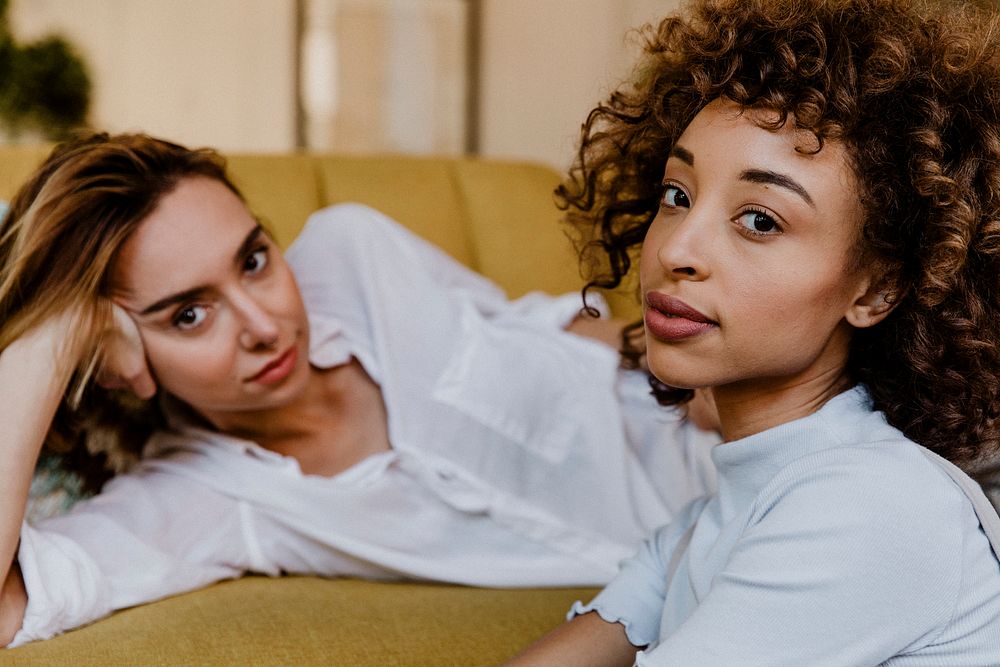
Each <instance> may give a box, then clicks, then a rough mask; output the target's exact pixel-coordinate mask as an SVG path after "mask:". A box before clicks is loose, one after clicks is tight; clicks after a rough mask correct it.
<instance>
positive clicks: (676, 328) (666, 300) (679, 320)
mask: <svg viewBox="0 0 1000 667" xmlns="http://www.w3.org/2000/svg"><path fill="white" fill-rule="evenodd" d="M643 321H644V323H645V325H646V329H647V330H648V331H649V332H650V333H651V334H653V336H655V337H656V338H659V339H660V340H684V339H685V338H691V337H693V336H700V335H701V334H703V333H706V332H708V331H711V330H712V329H715V328H716V327H718V326H719V325H718V323H717V322H714V321H713V320H710V319H709V318H708V317H706V316H705V315H704V314H702V313H700V312H698V311H697V310H695V309H694V308H692V307H691V306H689V305H687V304H686V303H684V302H683V301H681V300H680V299H678V298H675V297H672V296H668V295H666V294H660V293H659V292H647V293H646V312H645V313H644V316H643Z"/></svg>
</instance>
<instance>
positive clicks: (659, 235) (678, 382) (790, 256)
mask: <svg viewBox="0 0 1000 667" xmlns="http://www.w3.org/2000/svg"><path fill="white" fill-rule="evenodd" d="M760 113H766V112H759V111H747V112H745V113H744V114H743V115H740V114H739V113H738V108H737V107H736V106H735V105H734V104H733V103H731V102H727V101H723V100H717V101H715V102H713V103H711V104H710V105H708V106H707V107H706V108H705V109H703V110H702V111H701V112H700V113H699V114H698V115H697V116H696V117H695V118H694V120H693V121H692V122H691V124H690V125H689V126H688V128H687V129H686V130H685V131H684V133H683V134H682V135H681V137H680V139H679V140H678V141H677V144H676V146H675V147H674V149H673V151H672V152H671V154H670V156H669V158H668V160H667V165H666V172H665V175H664V186H665V187H664V195H663V200H662V202H661V208H660V211H659V213H658V214H657V216H656V218H655V220H654V221H653V223H652V225H651V226H650V228H649V231H648V233H647V235H646V239H645V242H644V244H643V247H642V256H641V268H640V278H641V283H642V293H643V296H644V304H643V305H644V308H645V310H644V319H645V330H646V342H647V355H648V363H649V366H650V370H651V371H652V372H653V374H654V375H656V376H657V377H658V378H659V379H660V380H662V381H663V382H665V383H667V384H668V385H671V386H675V387H684V388H695V387H722V386H729V387H733V388H747V389H751V390H753V391H760V390H762V389H764V390H767V389H768V388H771V389H775V388H776V389H781V388H783V387H791V386H796V385H798V384H801V383H803V382H808V381H810V380H814V379H817V378H822V377H824V376H826V375H827V374H829V377H831V378H834V377H838V376H839V375H840V373H841V372H842V370H843V367H844V365H845V364H846V359H847V351H848V344H849V342H850V336H851V329H852V325H861V326H866V325H867V322H865V319H864V316H865V313H866V312H867V311H865V308H866V307H867V306H865V305H864V304H865V303H867V300H868V298H869V297H868V296H865V295H866V294H867V293H868V287H869V282H870V281H869V274H868V273H867V272H866V271H863V270H852V269H851V267H852V266H854V265H855V264H856V262H855V260H854V258H853V257H852V253H853V249H854V248H855V244H856V239H857V238H858V234H859V225H860V220H861V214H862V211H861V207H860V204H859V189H858V186H857V184H856V181H855V177H854V175H853V173H852V171H851V169H850V167H849V165H848V159H847V154H846V151H845V150H844V148H843V146H842V145H840V144H838V143H836V142H833V141H828V142H826V143H825V144H824V146H823V149H822V150H821V151H819V152H818V153H810V152H808V151H811V150H812V149H814V148H815V146H816V140H815V138H814V137H813V136H812V134H810V133H808V132H804V131H802V130H796V129H794V127H793V124H792V123H791V122H789V123H788V124H786V125H785V127H784V128H782V129H780V130H778V131H768V130H765V129H762V128H760V127H759V126H758V125H757V124H755V123H754V119H755V118H757V119H759V118H761V116H759V115H755V114H760ZM796 147H799V148H800V149H804V151H805V152H802V151H796Z"/></svg>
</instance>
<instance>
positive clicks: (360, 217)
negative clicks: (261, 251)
mask: <svg viewBox="0 0 1000 667" xmlns="http://www.w3.org/2000/svg"><path fill="white" fill-rule="evenodd" d="M408 235H409V232H407V230H405V229H404V228H403V227H402V225H400V224H399V223H398V222H396V221H395V220H393V219H392V218H390V217H388V216H387V215H385V214H384V213H381V212H379V211H377V210H375V209H373V208H371V207H369V206H365V205H364V204H356V203H345V204H335V205H333V206H327V207H326V208H322V209H320V210H318V211H316V212H315V213H313V214H312V215H310V216H309V219H308V220H306V224H305V226H303V228H302V231H301V232H299V234H298V236H297V237H296V239H295V241H293V242H292V244H291V245H290V246H289V247H288V251H287V252H286V253H285V254H286V256H287V257H288V258H289V259H290V260H291V259H293V258H295V257H297V256H299V255H308V254H310V253H311V252H312V251H315V250H318V249H319V250H322V251H323V252H324V253H328V252H329V251H330V250H338V251H345V250H346V251H347V252H342V253H341V254H345V255H347V254H350V253H353V252H356V251H357V250H358V247H359V246H362V245H370V244H372V243H373V242H376V243H378V242H382V243H384V242H385V241H387V240H390V239H392V240H393V241H394V242H399V241H404V240H405V238H406V237H407V236H408Z"/></svg>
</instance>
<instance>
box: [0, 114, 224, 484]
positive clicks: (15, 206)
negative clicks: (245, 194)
mask: <svg viewBox="0 0 1000 667" xmlns="http://www.w3.org/2000/svg"><path fill="white" fill-rule="evenodd" d="M193 176H202V177H208V178H212V179H214V180H217V181H219V182H221V183H223V184H224V185H226V186H227V187H228V188H229V189H230V190H231V191H232V192H234V193H235V194H236V195H237V196H239V197H240V198H241V199H242V195H240V193H239V191H238V190H237V188H236V187H235V186H234V185H233V184H232V182H231V181H230V180H229V177H228V176H227V175H226V167H225V160H224V159H223V158H222V157H221V156H220V155H219V154H218V153H216V152H215V151H212V150H209V149H199V150H191V149H188V148H184V147H183V146H179V145H177V144H174V143H171V142H168V141H163V140H161V139H155V138H153V137H150V136H147V135H144V134H119V135H108V134H104V133H92V134H86V135H81V136H79V137H77V138H75V139H72V140H70V141H68V142H66V143H63V144H60V145H59V146H57V147H56V148H55V149H54V150H53V152H52V153H51V154H50V155H49V157H48V158H47V159H46V160H45V162H44V163H43V164H42V165H41V166H40V167H39V168H38V169H37V170H36V172H35V173H34V174H33V175H32V177H31V178H30V179H29V180H28V182H27V183H25V184H24V185H23V186H22V187H21V188H20V190H19V191H18V193H17V194H16V195H15V197H14V199H13V201H12V202H11V205H10V209H9V210H8V211H7V214H6V215H5V216H4V218H3V220H2V222H0V349H5V348H6V347H7V346H8V345H10V344H11V343H12V342H13V341H15V340H17V339H18V338H19V337H20V336H22V335H24V333H25V332H27V331H29V330H30V329H32V328H33V327H35V326H38V325H39V324H41V323H42V322H44V321H46V320H48V319H49V318H52V317H56V316H60V315H62V314H65V313H67V312H70V313H75V317H76V319H77V321H76V323H75V324H76V326H75V327H74V332H75V333H74V340H72V341H70V344H71V345H72V346H73V348H72V349H73V350H74V352H75V353H76V354H75V356H74V358H79V359H82V360H83V362H82V363H81V365H80V367H79V368H77V369H75V373H74V379H73V381H72V383H71V385H70V389H69V391H68V392H67V395H66V397H65V398H64V401H63V404H62V405H61V406H60V408H59V410H58V412H57V414H56V418H55V420H54V421H53V424H52V427H51V428H50V431H49V434H48V436H47V438H46V443H45V449H46V450H48V451H49V452H50V453H56V454H60V455H62V456H63V458H64V461H65V467H67V468H69V469H71V470H74V471H76V472H79V473H80V474H81V475H82V476H83V477H84V481H85V484H86V485H87V486H88V487H90V488H91V489H93V490H96V488H99V486H100V484H102V483H103V481H104V480H105V479H107V477H109V476H110V474H111V472H110V470H111V469H114V468H117V467H120V466H121V465H122V463H123V462H124V461H126V460H127V459H129V458H131V457H132V456H134V455H137V454H138V452H139V451H140V450H141V447H142V445H143V443H144V442H145V440H146V438H147V437H148V435H149V433H150V432H151V431H152V430H153V429H155V428H156V427H157V426H158V425H159V423H160V422H161V421H162V416H161V415H160V414H159V409H158V407H157V406H156V404H155V402H143V401H139V400H138V399H135V397H132V396H131V395H125V394H124V393H123V392H112V391H106V390H103V389H101V388H100V387H97V386H94V385H92V383H90V382H89V379H90V376H91V375H92V373H93V370H94V368H95V367H96V365H97V363H98V361H99V359H98V354H99V350H100V343H101V340H102V337H103V336H105V335H106V332H108V331H110V330H111V324H112V315H111V305H110V296H111V294H112V290H113V285H112V284H111V267H112V266H113V264H114V261H115V258H116V257H117V254H118V252H119V250H120V249H121V247H122V245H123V244H124V243H125V241H126V240H127V239H128V238H129V236H130V235H131V234H132V233H133V232H134V231H135V230H136V229H137V228H138V227H139V225H140V224H141V223H142V221H143V220H144V219H145V218H146V217H147V216H148V215H149V214H150V213H152V211H153V210H154V209H155V208H156V206H157V204H158V203H159V201H160V199H161V198H162V197H163V196H164V195H166V194H168V193H169V192H170V191H172V190H173V189H174V187H175V186H176V185H177V183H178V182H179V181H180V180H181V179H183V178H187V177H193Z"/></svg>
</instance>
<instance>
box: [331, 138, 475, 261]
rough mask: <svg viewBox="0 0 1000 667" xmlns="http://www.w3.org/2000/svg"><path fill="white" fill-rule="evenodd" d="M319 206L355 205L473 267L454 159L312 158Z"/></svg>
mask: <svg viewBox="0 0 1000 667" xmlns="http://www.w3.org/2000/svg"><path fill="white" fill-rule="evenodd" d="M316 159H317V161H318V163H319V178H320V191H321V197H322V199H323V204H324V205H329V204H339V203H341V202H351V201H353V202H359V203H362V204H367V205H368V206H371V207H372V208H374V209H377V210H379V211H381V212H382V213H385V214H386V215H388V216H389V217H390V218H393V219H394V220H398V221H399V222H401V223H402V224H403V225H405V226H406V227H408V228H409V229H411V230H412V231H414V232H416V233H417V234H419V235H420V236H422V237H423V238H425V239H427V240H429V241H430V242H431V243H434V244H435V245H437V246H439V247H440V248H443V249H444V250H445V252H447V253H448V254H450V255H451V256H452V257H454V258H455V259H457V260H458V261H460V262H462V263H463V264H465V265H466V266H471V267H472V268H477V258H476V256H475V254H474V250H473V246H472V242H471V240H470V239H469V234H468V220H467V218H468V216H467V213H466V211H465V208H464V206H463V202H462V199H461V197H460V196H459V191H458V185H457V182H456V178H455V169H454V164H455V161H454V160H449V159H443V158H442V159H435V158H413V157H395V156H394V157H391V158H390V157H360V156H359V157H352V156H342V155H338V156H317V158H316Z"/></svg>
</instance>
